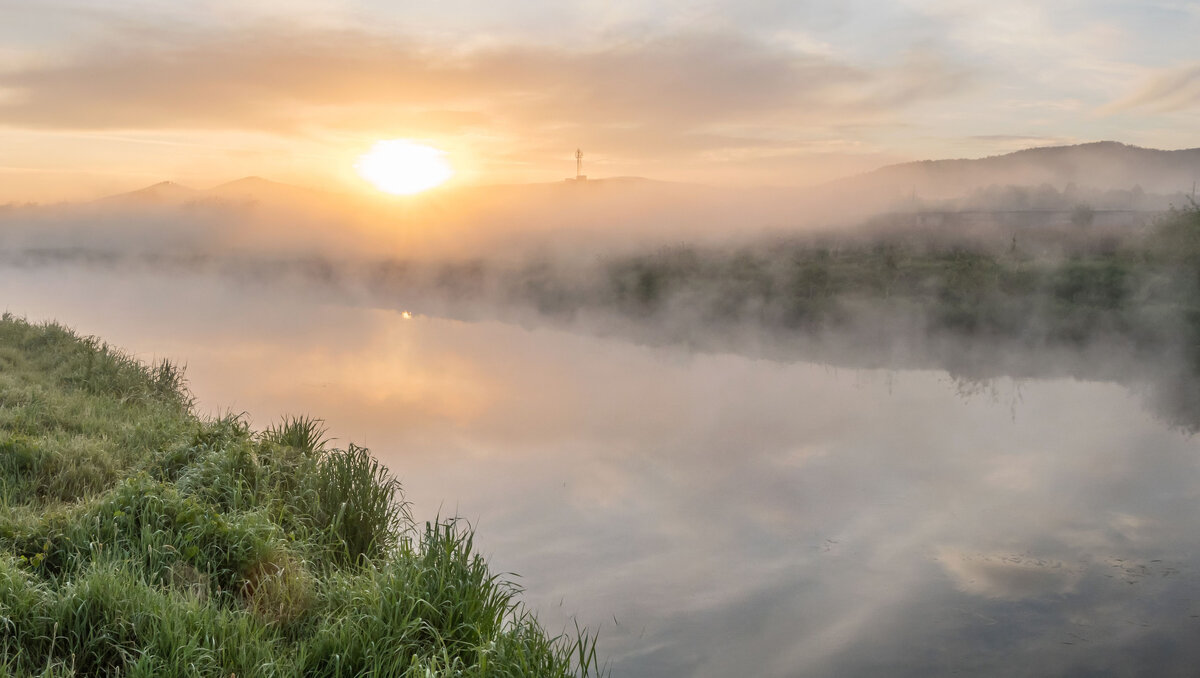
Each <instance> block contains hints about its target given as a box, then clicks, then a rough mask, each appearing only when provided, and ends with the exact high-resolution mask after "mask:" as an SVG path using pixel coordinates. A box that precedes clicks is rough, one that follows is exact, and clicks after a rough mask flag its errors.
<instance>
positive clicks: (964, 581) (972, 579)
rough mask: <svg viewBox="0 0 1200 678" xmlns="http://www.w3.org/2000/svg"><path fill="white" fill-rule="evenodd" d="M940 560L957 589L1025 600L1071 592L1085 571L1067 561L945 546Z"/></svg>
mask: <svg viewBox="0 0 1200 678" xmlns="http://www.w3.org/2000/svg"><path fill="white" fill-rule="evenodd" d="M938 561H939V562H940V563H941V564H942V567H943V568H945V570H946V574H948V575H950V578H951V579H952V580H953V581H954V585H955V587H956V588H958V590H960V591H963V592H964V593H971V594H975V595H979V596H983V597H985V598H997V599H1003V600H1023V599H1027V598H1039V597H1043V596H1056V595H1064V594H1068V593H1072V592H1074V591H1075V587H1076V585H1077V584H1078V583H1079V580H1080V578H1081V577H1082V572H1080V571H1079V570H1078V569H1076V568H1072V567H1071V566H1069V565H1067V564H1066V563H1064V562H1062V561H1059V560H1053V559H1042V558H1032V557H1029V556H1024V555H1017V554H1006V553H969V552H967V551H962V550H959V549H953V548H948V547H943V548H941V549H940V550H939V552H938Z"/></svg>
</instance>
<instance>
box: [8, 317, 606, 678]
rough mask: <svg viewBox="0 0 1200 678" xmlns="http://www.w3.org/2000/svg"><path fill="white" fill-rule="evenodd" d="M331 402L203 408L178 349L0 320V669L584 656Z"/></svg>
mask: <svg viewBox="0 0 1200 678" xmlns="http://www.w3.org/2000/svg"><path fill="white" fill-rule="evenodd" d="M400 489H401V488H400V486H399V483H398V482H397V481H396V480H395V479H394V478H393V477H392V475H391V474H390V473H389V472H388V470H387V469H386V468H384V467H383V466H381V465H380V464H379V463H378V462H377V461H376V460H375V459H374V458H373V457H372V456H371V455H370V454H369V452H368V451H367V450H365V449H364V448H361V447H357V446H354V445H350V446H349V447H348V448H346V449H336V448H333V447H331V446H330V445H329V444H328V443H327V441H325V440H324V437H323V435H322V429H321V424H320V422H319V421H318V420H314V419H310V418H306V417H297V418H290V419H286V420H284V421H282V422H280V423H279V424H278V425H276V426H273V427H269V428H267V429H266V430H263V431H252V430H250V428H249V427H248V426H247V425H246V424H245V422H244V421H243V420H242V418H241V417H239V416H236V415H228V416H224V417H220V418H214V419H204V418H201V417H198V416H197V415H196V414H195V413H194V411H193V409H192V402H191V398H190V396H189V394H188V392H187V390H186V386H185V383H184V380H183V372H182V369H181V368H180V367H179V366H178V365H175V364H173V363H171V362H169V361H162V362H159V363H156V364H154V365H144V364H142V363H140V362H138V361H136V360H134V359H132V358H130V357H129V356H127V355H125V354H123V353H122V352H120V351H119V350H116V349H113V348H111V347H109V346H107V345H105V344H103V343H101V342H100V341H99V340H96V339H92V338H80V337H77V336H76V335H74V334H73V333H72V332H71V331H70V330H68V329H65V328H63V327H61V326H58V325H53V324H50V325H31V324H29V323H26V322H24V321H22V320H19V319H16V318H13V317H11V316H7V315H6V316H5V317H4V318H3V319H0V507H2V508H0V624H2V625H3V627H4V631H3V633H0V651H2V655H0V669H2V672H3V673H5V674H6V675H18V676H22V675H29V676H33V675H37V676H69V675H79V676H84V675H87V676H93V675H123V676H230V675H238V676H291V675H305V676H357V675H371V676H399V675H419V676H449V675H454V676H460V675H463V676H470V675H514V676H589V675H597V674H598V673H599V672H600V670H599V668H598V666H597V658H596V653H595V645H594V642H593V640H592V639H591V638H590V637H588V636H587V635H586V634H574V635H572V636H571V637H566V636H559V637H552V636H551V634H548V633H547V632H546V630H545V629H543V628H542V627H541V625H540V624H539V623H538V622H537V620H536V619H535V618H534V617H533V615H532V614H531V613H530V612H529V611H528V610H526V609H525V608H524V607H523V606H522V605H521V602H520V600H519V599H518V594H519V590H518V589H517V588H516V587H515V586H513V585H512V584H510V583H508V582H507V581H506V580H504V579H503V578H501V577H499V576H497V575H495V574H493V573H492V572H491V571H490V569H489V567H488V565H487V563H486V562H485V561H484V560H483V559H482V558H481V557H480V556H478V555H477V554H475V553H474V552H473V550H472V543H473V539H472V534H471V532H470V530H469V529H468V528H465V527H464V526H462V525H460V524H458V523H456V522H454V521H447V522H441V523H435V524H426V525H425V526H424V528H423V529H419V528H418V527H417V526H415V525H414V524H413V522H412V520H411V519H410V517H409V515H408V512H407V508H406V505H405V504H404V502H403V499H402V495H401V493H400Z"/></svg>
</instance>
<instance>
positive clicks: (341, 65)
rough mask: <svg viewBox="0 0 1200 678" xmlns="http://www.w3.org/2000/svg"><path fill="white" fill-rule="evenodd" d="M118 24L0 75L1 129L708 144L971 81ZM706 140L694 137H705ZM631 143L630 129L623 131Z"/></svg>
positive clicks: (697, 45)
mask: <svg viewBox="0 0 1200 678" xmlns="http://www.w3.org/2000/svg"><path fill="white" fill-rule="evenodd" d="M163 35H164V34H163V33H162V32H154V31H151V30H148V29H139V28H130V27H125V28H124V29H122V30H121V31H120V32H118V33H116V34H113V35H112V36H111V37H110V39H108V40H105V41H103V42H101V43H96V44H92V45H91V46H90V47H87V48H84V49H80V50H78V51H76V52H74V53H72V54H68V55H63V56H62V57H61V58H58V59H55V60H53V61H46V62H44V63H41V64H37V65H27V66H26V67H24V68H21V69H19V70H14V71H9V72H6V73H0V91H8V92H10V94H9V95H8V96H6V97H5V98H4V99H0V122H3V123H5V124H8V125H16V126H24V127H37V128H51V129H61V128H65V129H153V128H175V129H179V128H185V129H186V128H207V129H255V130H267V131H274V132H278V133H284V134H288V133H298V132H300V131H302V130H304V129H307V128H310V127H325V128H335V129H351V128H354V129H361V128H362V127H363V126H364V125H365V126H371V125H374V126H377V127H378V126H381V125H382V126H386V125H388V124H392V125H395V124H396V123H397V121H398V122H399V123H401V124H409V125H416V126H422V127H438V128H441V129H442V130H449V131H454V130H461V129H469V128H473V127H474V128H483V127H487V128H491V129H497V128H499V129H505V128H507V129H508V131H511V132H517V131H521V132H524V131H527V130H529V129H533V128H541V129H546V128H553V127H556V126H574V125H586V126H589V127H592V128H611V129H620V130H625V131H626V132H628V131H630V130H643V131H645V132H646V133H647V134H649V135H659V136H660V137H662V136H664V135H665V137H667V138H672V137H678V138H679V139H680V140H681V141H683V140H684V139H687V143H688V144H695V143H696V141H697V139H702V138H713V135H712V134H711V132H712V128H714V127H715V126H726V127H728V126H730V125H732V126H734V127H737V126H754V125H765V124H768V123H770V122H771V121H776V122H778V121H787V122H789V123H792V124H794V123H795V122H813V123H815V122H824V121H828V122H830V123H832V122H834V121H837V122H838V123H843V124H844V123H845V122H846V121H847V118H850V119H870V118H872V117H876V116H879V115H885V114H887V113H889V112H891V111H895V110H896V109H897V108H902V107H904V106H907V105H909V104H912V103H915V102H920V101H926V100H931V99H937V98H940V97H945V96H948V95H952V94H954V93H955V92H957V91H959V90H961V89H963V88H964V87H966V86H968V85H969V83H970V73H969V72H967V71H966V70H965V69H962V68H959V67H956V66H955V65H953V64H951V63H950V62H948V61H947V60H945V59H943V58H941V56H940V55H938V54H937V53H936V52H933V51H929V50H915V51H912V52H910V53H908V54H906V55H903V57H902V59H901V61H900V63H899V65H895V66H888V67H880V68H867V67H863V66H860V65H856V64H853V63H847V62H845V61H839V60H836V59H834V58H831V57H829V56H827V55H823V54H818V53H811V52H805V51H800V50H797V49H794V48H788V47H785V46H781V45H779V44H778V43H776V44H767V43H764V42H759V41H755V40H753V39H751V38H749V37H746V36H743V35H740V34H737V33H733V32H728V33H719V32H710V33H699V34H688V35H674V36H660V37H656V38H650V39H645V40H639V41H634V42H629V43H624V44H612V45H609V46H606V47H602V48H591V49H585V50H571V49H567V48H562V47H553V46H536V45H535V46H530V45H510V46H490V47H486V48H480V49H475V50H456V49H453V48H450V49H447V48H445V47H444V46H443V47H440V48H439V47H437V46H435V45H433V44H428V43H423V42H420V41H416V40H405V39H396V38H385V37H380V36H378V35H374V34H370V33H366V32H362V31H355V30H339V31H314V30H311V29H300V28H286V27H272V28H270V29H262V28H257V29H255V30H253V31H245V32H233V33H229V32H225V33H212V32H208V33H194V32H193V33H190V34H187V33H186V32H185V33H184V34H182V35H181V33H180V32H177V31H172V32H171V33H170V38H169V39H164V37H162V36H163ZM706 135H707V136H706ZM633 136H634V137H637V138H640V137H642V136H643V135H642V134H634V135H633Z"/></svg>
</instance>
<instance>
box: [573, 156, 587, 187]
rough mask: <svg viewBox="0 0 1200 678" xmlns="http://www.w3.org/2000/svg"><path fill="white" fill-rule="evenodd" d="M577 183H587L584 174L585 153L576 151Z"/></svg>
mask: <svg viewBox="0 0 1200 678" xmlns="http://www.w3.org/2000/svg"><path fill="white" fill-rule="evenodd" d="M575 181H587V177H586V176H584V174H583V151H582V150H580V149H578V148H577V149H575Z"/></svg>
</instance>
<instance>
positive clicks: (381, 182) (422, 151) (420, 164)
mask: <svg viewBox="0 0 1200 678" xmlns="http://www.w3.org/2000/svg"><path fill="white" fill-rule="evenodd" d="M445 156H446V152H445V151H441V150H438V149H436V148H433V147H432V146H424V145H422V144H416V143H413V142H411V141H409V140H407V139H383V140H381V141H376V142H375V145H374V146H372V147H371V150H369V151H367V152H366V153H364V154H362V155H360V156H358V162H356V163H354V170H355V171H356V172H358V175H359V176H360V177H362V178H363V179H366V180H367V181H369V182H370V183H371V185H372V186H374V187H375V188H378V189H379V190H381V191H383V192H384V193H391V194H392V195H412V194H413V193H420V192H421V191H424V190H427V189H430V188H433V187H434V186H438V185H440V184H442V183H444V182H445V181H446V180H447V179H449V178H450V177H452V176H454V169H453V168H452V167H450V163H448V162H446V157H445Z"/></svg>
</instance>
